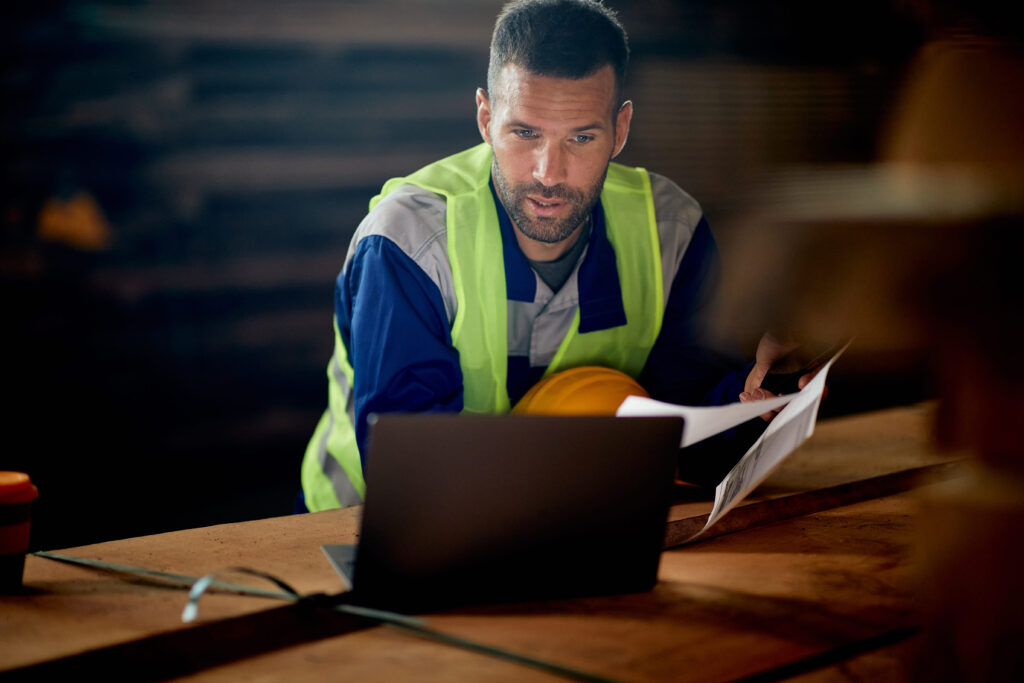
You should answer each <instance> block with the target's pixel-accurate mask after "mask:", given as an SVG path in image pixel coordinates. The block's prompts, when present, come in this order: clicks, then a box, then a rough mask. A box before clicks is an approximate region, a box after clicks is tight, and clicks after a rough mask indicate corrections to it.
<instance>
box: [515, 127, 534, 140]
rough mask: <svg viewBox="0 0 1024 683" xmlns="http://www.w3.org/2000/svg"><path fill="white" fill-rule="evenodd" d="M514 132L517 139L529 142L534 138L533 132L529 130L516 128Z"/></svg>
mask: <svg viewBox="0 0 1024 683" xmlns="http://www.w3.org/2000/svg"><path fill="white" fill-rule="evenodd" d="M512 132H513V133H514V134H515V135H516V137H519V138H522V139H524V140H528V139H530V138H532V137H533V131H532V130H530V129H529V128H516V129H515V130H514V131H512Z"/></svg>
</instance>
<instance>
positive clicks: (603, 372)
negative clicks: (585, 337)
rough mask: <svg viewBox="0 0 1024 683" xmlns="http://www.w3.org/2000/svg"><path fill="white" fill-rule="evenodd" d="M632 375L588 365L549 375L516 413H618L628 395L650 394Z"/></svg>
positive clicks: (515, 409) (535, 386) (526, 397)
mask: <svg viewBox="0 0 1024 683" xmlns="http://www.w3.org/2000/svg"><path fill="white" fill-rule="evenodd" d="M647 395H648V394H647V392H646V391H644V388H643V387H642V386H640V384H639V383H637V381H636V380H635V379H633V378H632V377H630V376H629V375H627V374H626V373H624V372H620V371H619V370H613V369H612V368H602V367H598V366H594V365H588V366H584V367H579V368H572V369H571V370H564V371H562V372H559V373H556V374H554V375H551V376H550V377H545V378H544V379H542V380H541V381H539V382H537V384H535V385H534V386H533V387H532V388H531V389H530V390H529V391H528V392H526V395H525V396H523V397H522V398H521V399H520V400H519V403H517V404H516V406H515V408H513V409H512V412H513V413H520V414H525V415H614V414H615V411H617V410H618V409H619V406H620V405H621V404H622V402H623V401H624V400H626V397H627V396H647Z"/></svg>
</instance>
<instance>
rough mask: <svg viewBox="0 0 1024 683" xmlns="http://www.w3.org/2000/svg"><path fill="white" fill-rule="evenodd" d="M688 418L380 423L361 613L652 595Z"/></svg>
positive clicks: (420, 417) (366, 514)
mask: <svg viewBox="0 0 1024 683" xmlns="http://www.w3.org/2000/svg"><path fill="white" fill-rule="evenodd" d="M682 428H683V419H682V418H680V417H655V418H646V417H644V418H639V417H638V418H617V417H549V416H523V415H500V416H482V415H480V416H476V415H474V416H469V415H455V414H452V415H447V414H440V415H439V414H436V413H434V414H416V415H407V414H401V415H399V414H389V415H380V416H377V417H376V418H375V421H373V422H372V424H371V432H370V446H369V457H368V458H367V471H366V476H367V487H366V500H365V505H364V508H363V518H362V527H361V531H360V535H359V544H358V546H356V547H353V546H337V545H335V546H324V547H323V549H324V552H325V554H327V556H328V558H329V559H330V560H331V562H332V563H333V564H334V566H335V568H336V569H337V570H338V571H339V573H341V574H342V576H343V577H344V578H346V579H347V580H349V581H350V585H351V587H352V593H351V594H350V595H349V596H348V600H347V601H350V602H353V603H357V604H362V605H366V606H372V607H378V608H381V609H390V610H396V611H405V612H422V611H430V610H436V609H441V608H447V607H454V606H464V605H473V604H493V603H501V602H519V601H524V600H538V599H552V598H562V597H575V596H583V595H598V594H613V593H633V592H643V591H647V590H650V589H651V588H652V587H653V586H654V584H655V583H656V581H657V571H658V561H659V559H660V554H661V548H662V541H663V538H664V534H665V524H666V520H667V517H668V507H669V502H670V497H671V492H672V483H673V479H674V472H675V461H676V455H677V453H678V450H679V441H680V436H681V434H682Z"/></svg>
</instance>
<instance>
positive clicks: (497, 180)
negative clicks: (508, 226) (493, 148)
mask: <svg viewBox="0 0 1024 683" xmlns="http://www.w3.org/2000/svg"><path fill="white" fill-rule="evenodd" d="M491 170H492V173H493V177H494V189H495V190H496V191H497V193H498V197H499V198H500V199H501V203H502V204H503V205H504V206H505V210H506V211H507V212H508V215H509V218H511V219H512V223H514V224H515V226H516V227H517V228H519V231H520V232H521V233H523V234H524V235H526V236H527V237H529V238H530V239H532V240H536V241H538V242H544V243H546V244H555V243H557V242H561V241H563V240H566V239H568V238H569V236H570V235H572V233H573V232H574V231H575V230H576V228H578V227H580V225H581V224H582V223H583V222H584V221H585V220H587V219H588V218H589V217H590V212H591V211H593V209H594V205H595V204H597V202H598V200H599V199H600V198H601V189H602V188H603V187H604V179H605V176H606V175H607V174H608V168H607V167H605V169H604V172H603V173H602V174H601V177H600V178H599V179H598V181H597V182H596V183H594V184H593V185H592V186H590V187H585V188H583V189H581V190H577V189H574V188H572V187H568V186H566V185H562V184H558V185H552V186H550V187H548V186H547V185H544V184H543V183H540V182H537V181H534V182H532V183H524V184H522V185H512V184H511V183H509V182H508V180H507V179H506V178H505V176H504V175H502V173H501V167H500V166H498V160H497V159H495V160H494V163H493V165H492V168H491ZM528 195H533V196H534V197H537V196H541V197H543V198H544V199H558V200H560V201H564V202H566V203H568V204H569V205H570V206H571V210H570V211H569V215H567V216H565V217H564V218H547V217H544V216H531V215H530V214H529V213H528V212H527V210H526V205H527V202H528V201H529V200H528V199H527V196H528Z"/></svg>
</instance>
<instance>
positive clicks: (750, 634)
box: [0, 405, 952, 683]
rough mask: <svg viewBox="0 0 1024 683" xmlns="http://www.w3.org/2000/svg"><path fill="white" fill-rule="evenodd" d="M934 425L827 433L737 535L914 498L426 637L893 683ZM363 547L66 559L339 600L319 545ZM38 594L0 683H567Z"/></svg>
mask: <svg viewBox="0 0 1024 683" xmlns="http://www.w3.org/2000/svg"><path fill="white" fill-rule="evenodd" d="M931 416H932V407H931V406H927V405H925V406H913V407H908V408H897V409H891V410H887V411H882V412H878V413H872V414H866V415H860V416H852V417H846V418H840V419H835V420H831V421H827V422H823V423H821V424H819V425H818V429H817V431H816V433H815V435H814V436H813V437H812V438H811V440H810V441H808V442H807V443H806V444H805V445H804V446H802V447H801V449H800V450H798V451H797V453H795V454H794V455H793V456H792V457H791V458H790V459H789V460H788V461H787V462H786V463H784V465H783V466H782V467H781V468H780V469H779V470H778V471H776V473H774V474H773V475H772V477H771V478H770V479H769V480H768V482H766V484H765V485H763V486H762V487H761V488H760V489H759V490H758V491H757V492H755V494H756V495H755V496H752V497H751V501H750V503H749V504H748V505H746V506H744V507H742V508H738V509H737V510H736V511H734V512H733V513H730V515H740V516H741V515H742V514H743V511H744V510H747V512H748V513H749V512H750V511H751V510H756V509H758V508H757V506H759V505H760V506H762V507H763V506H765V505H769V504H772V502H773V501H774V502H776V503H777V501H784V500H787V499H793V498H794V497H796V498H799V496H800V495H804V496H805V497H806V496H807V495H808V494H807V492H813V491H820V490H822V489H827V490H830V491H836V490H840V489H835V488H829V487H835V486H837V485H842V484H849V483H850V482H855V481H863V480H866V479H868V480H870V481H873V482H879V481H882V482H886V481H889V482H892V481H900V482H902V483H900V484H899V485H896V486H895V488H893V487H891V486H890V487H889V488H886V487H885V486H881V487H879V486H877V485H869V486H866V487H864V488H865V490H866V491H867V493H861V494H858V496H859V497H862V498H867V499H866V500H863V501H861V502H853V503H851V504H842V505H840V506H839V507H834V505H835V504H836V503H849V501H850V500H853V498H850V497H849V496H847V497H846V498H843V497H842V496H839V497H836V496H833V497H832V499H831V501H832V502H831V505H832V507H830V504H829V502H828V500H825V498H828V496H825V497H824V498H822V497H821V496H819V498H818V499H816V502H813V501H812V502H813V505H814V506H817V508H819V509H820V511H816V512H813V511H812V512H810V513H809V514H808V513H807V510H808V508H806V505H805V507H804V508H802V509H800V510H799V511H798V512H795V513H792V514H796V515H797V516H792V514H788V513H787V514H776V516H777V517H789V518H788V519H782V520H781V521H775V522H770V520H769V522H770V523H766V519H765V518H763V516H757V515H754V516H752V517H750V519H749V520H748V521H749V522H750V523H752V524H758V525H757V526H753V527H751V528H747V529H745V530H743V531H740V532H737V533H728V534H724V535H719V536H717V537H714V538H710V539H708V540H704V541H701V542H698V543H694V544H689V545H685V546H681V547H675V548H671V549H669V550H666V551H665V552H664V553H663V555H662V561H661V567H660V571H659V578H660V581H659V584H658V585H657V587H656V588H655V589H654V590H653V591H651V592H649V593H644V594H636V595H623V596H610V597H594V598H586V599H574V600H563V601H550V602H534V603H526V604H517V605H500V606H492V607H480V608H472V609H462V610H457V611H453V612H446V613H440V614H436V615H430V616H429V617H428V618H427V620H428V623H429V625H430V626H431V627H432V628H435V629H437V630H440V631H442V632H445V633H448V634H454V635H457V636H462V637H465V638H470V639H472V640H474V641H477V642H482V643H485V644H488V645H492V646H498V647H501V648H506V649H508V650H511V651H514V652H518V653H522V654H526V655H529V656H531V657H536V658H540V659H544V660H549V661H552V662H556V663H558V664H561V665H565V666H568V667H573V668H575V669H579V670H582V671H584V672H590V673H593V674H596V675H598V676H600V677H606V678H611V679H621V680H630V681H633V680H635V681H661V680H673V681H675V680H679V681H687V680H699V681H718V680H735V679H742V678H744V677H751V676H754V677H758V676H759V677H760V678H755V680H778V679H781V678H788V677H791V676H794V675H797V674H800V673H801V672H805V671H806V672H808V673H805V674H804V678H806V679H807V680H830V676H831V675H832V674H835V673H836V672H837V671H840V670H842V671H845V672H848V671H851V670H855V671H860V672H862V673H864V674H865V676H868V677H872V678H875V677H877V676H875V674H878V675H882V674H884V675H885V677H886V678H888V679H899V678H901V677H902V673H901V670H900V666H901V662H903V660H905V659H906V656H907V652H908V651H909V650H908V648H912V646H913V639H910V640H907V639H905V636H906V635H907V634H908V633H910V632H911V631H910V630H908V629H913V628H914V627H915V626H916V625H918V624H919V620H920V616H919V614H918V609H917V595H916V591H917V570H918V565H917V562H916V560H915V555H914V554H913V542H914V539H915V520H916V514H915V513H916V511H917V509H918V506H919V504H920V500H921V494H922V492H924V491H927V490H928V489H929V488H930V487H929V486H918V487H915V488H910V489H909V490H901V489H908V488H909V486H910V484H908V483H907V482H908V481H909V480H908V479H906V478H905V477H904V478H902V479H893V476H894V475H893V473H898V472H903V471H907V470H914V469H917V468H922V467H926V468H930V469H928V470H926V471H929V472H932V474H933V476H934V475H935V473H936V472H941V473H943V474H944V475H946V476H948V475H949V474H950V472H948V471H945V470H942V466H941V465H940V463H944V462H947V461H949V460H951V459H952V458H951V456H950V455H948V454H939V453H936V452H935V451H934V450H933V449H932V448H931V446H930V439H929V433H930V421H931ZM936 465H939V469H935V468H933V467H932V466H936ZM879 477H880V478H879ZM872 478H873V479H872ZM855 488H856V485H855ZM876 494H877V497H876ZM887 494H891V495H887ZM704 497H705V500H699V499H693V496H691V500H689V501H688V502H685V503H682V504H680V505H678V506H676V507H675V508H673V514H672V516H671V520H672V521H671V522H670V525H669V529H670V534H669V536H671V529H672V527H673V525H676V526H677V527H678V526H679V525H682V526H683V527H686V525H688V524H689V525H690V526H692V525H693V522H692V520H694V519H699V517H700V515H702V514H706V513H707V512H708V511H709V510H710V506H711V503H710V499H707V496H706V495H705V496H704ZM778 509H782V508H778ZM790 512H792V511H790ZM728 519H729V517H727V518H726V519H725V520H723V524H724V523H725V522H727V521H728ZM680 528H681V527H680ZM687 528H689V527H687ZM723 528H725V526H723ZM357 532H358V510H357V509H347V510H334V511H329V512H322V513H316V514H308V515H298V516H291V517H282V518H275V519H267V520H259V521H252V522H243V523H238V524H227V525H220V526H214V527H208V528H201V529H191V530H186V531H179V532H173V533H166V534H158V535H154V536H147V537H141V538H132V539H126V540H121V541H113V542H108V543H101V544H96V545H90V546H84V547H80V548H74V549H69V550H66V551H61V552H63V553H66V554H69V555H74V556H79V557H88V558H95V559H100V560H104V561H107V562H111V563H120V564H124V565H132V566H136V567H145V568H149V569H155V570H162V571H166V572H172V573H178V574H185V575H191V576H201V575H204V574H206V573H208V572H210V571H215V570H222V569H224V568H227V567H232V566H239V565H241V566H247V567H252V568H256V569H259V570H262V571H265V572H269V573H271V574H274V575H276V576H278V577H281V578H283V579H285V580H286V581H288V582H289V583H290V584H291V585H292V586H294V587H295V588H296V589H297V590H298V591H299V592H300V593H303V594H306V593H315V592H325V593H333V592H337V591H338V590H340V589H341V587H342V583H341V580H340V579H339V578H338V576H337V575H336V574H335V573H334V571H333V570H332V569H331V567H330V566H329V564H328V563H327V561H326V560H325V559H324V556H323V555H322V554H321V551H320V545H321V544H324V543H345V542H352V541H354V540H355V539H356V537H357ZM252 585H256V586H261V587H267V588H273V586H270V585H269V584H263V583H261V582H259V581H254V582H253V583H252ZM25 586H26V593H25V594H23V595H18V596H7V597H3V598H0V673H4V672H5V673H6V674H7V675H10V676H12V677H15V678H17V677H19V676H23V677H25V678H27V679H38V678H40V677H42V676H44V675H45V676H46V677H50V676H56V675H75V676H82V675H87V674H89V673H96V674H97V675H100V676H104V677H111V676H115V677H122V676H123V677H128V678H132V679H162V678H170V677H177V676H190V677H194V678H196V679H200V680H239V679H266V680H281V679H287V680H288V681H289V682H290V683H294V682H296V681H301V680H317V681H319V680H324V679H341V678H342V677H344V678H345V679H348V680H408V679H416V680H428V681H429V680H446V681H447V680H485V681H502V680H508V681H513V680H514V681H520V680H524V679H527V680H534V679H538V680H542V679H546V678H553V675H552V674H550V673H546V672H544V671H541V670H538V669H536V668H531V667H528V666H524V665H522V664H516V663H512V662H509V661H503V660H500V659H497V658H494V657H490V656H486V655H482V654H479V653H475V652H470V651H467V650H464V649H460V648H457V647H452V646H450V645H444V644H440V643H437V642H434V641H432V640H430V639H428V638H424V637H422V636H417V635H414V634H410V633H408V632H405V631H402V630H400V629H398V628H395V627H393V626H378V625H374V624H371V623H368V622H367V621H365V620H362V619H359V618H355V617H352V616H349V615H345V614H339V613H337V612H335V611H332V610H329V609H326V608H323V607H317V606H315V605H303V604H299V605H296V604H291V603H284V602H278V601H274V600H270V599H266V598H256V597H248V596H240V595H233V594H221V593H210V594H208V595H206V596H204V597H203V599H202V601H201V603H200V613H199V619H198V620H197V622H195V623H193V624H188V625H186V624H183V623H182V622H181V612H182V608H183V607H184V605H185V603H186V593H185V591H184V590H182V589H181V588H180V587H171V585H170V583H169V582H167V581H163V580H156V579H142V578H138V577H134V576H131V575H126V574H122V573H118V572H112V571H100V570H96V569H90V568H83V567H78V566H71V565H66V564H61V563H58V562H55V561H53V560H50V559H44V558H40V557H34V556H30V557H29V558H28V560H27V563H26V570H25ZM801 680H803V678H802V679H801Z"/></svg>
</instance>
